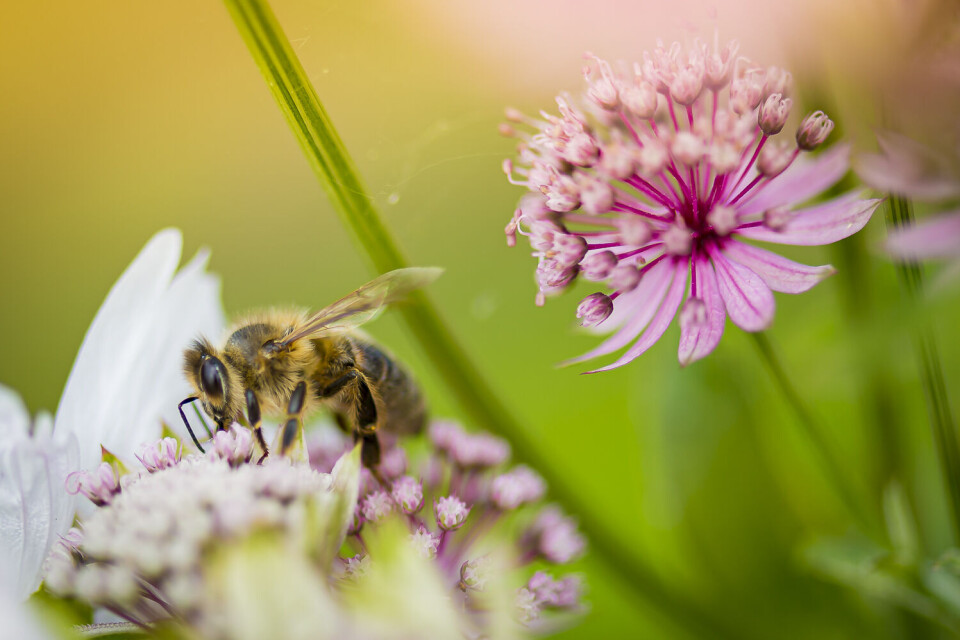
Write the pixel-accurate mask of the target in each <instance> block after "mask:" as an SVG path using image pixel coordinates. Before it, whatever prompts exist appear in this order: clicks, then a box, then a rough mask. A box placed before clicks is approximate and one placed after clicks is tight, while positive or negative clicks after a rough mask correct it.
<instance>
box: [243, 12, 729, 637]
mask: <svg viewBox="0 0 960 640" xmlns="http://www.w3.org/2000/svg"><path fill="white" fill-rule="evenodd" d="M225 4H226V6H227V9H228V10H229V11H230V14H231V16H232V17H233V20H234V22H235V24H236V26H237V28H238V30H239V31H240V34H241V36H242V37H243V39H244V41H245V42H246V44H247V47H248V48H249V49H250V52H251V54H252V55H253V58H254V60H255V61H256V63H257V65H258V66H259V67H260V70H261V72H262V73H263V75H264V78H265V79H266V81H267V84H268V85H269V87H270V90H271V91H272V92H273V95H274V97H275V98H276V99H277V102H278V104H279V106H280V110H281V111H282V112H283V114H284V117H286V119H287V122H288V124H289V125H290V127H291V129H293V132H294V135H295V136H296V138H297V140H298V142H299V143H300V146H301V147H302V148H303V151H304V153H305V154H306V156H307V160H308V162H309V163H310V166H311V167H312V168H313V170H314V172H315V173H316V175H317V177H318V178H319V180H320V183H321V184H322V185H323V187H324V189H325V190H326V192H327V195H328V196H329V198H330V200H331V202H332V203H333V205H334V208H335V209H336V211H337V213H338V214H339V215H340V217H341V219H342V221H343V223H344V224H345V225H346V226H347V228H348V229H350V231H351V232H352V234H353V237H354V240H355V241H356V242H357V244H358V245H359V246H360V247H362V248H363V250H364V252H365V253H366V255H367V258H368V259H369V260H370V262H371V264H372V267H373V269H374V271H376V272H378V273H382V272H385V271H389V270H392V269H398V268H401V267H404V266H406V264H407V262H406V260H405V259H404V258H403V255H402V254H401V252H400V250H399V248H398V247H397V245H396V243H394V241H393V239H392V237H391V236H390V234H389V233H388V232H387V230H386V228H385V227H384V225H383V223H382V222H381V220H380V216H379V214H378V213H377V211H376V208H375V207H374V204H373V202H372V201H371V199H370V198H369V197H368V196H367V191H366V189H365V188H364V186H363V184H362V182H361V180H360V177H359V173H358V172H357V170H356V168H355V166H354V164H353V161H352V160H351V158H350V155H349V154H348V153H347V150H346V148H345V147H344V145H343V143H342V142H341V140H340V138H339V136H338V135H337V133H336V131H335V129H334V127H333V124H332V122H331V121H330V118H329V117H328V116H327V113H326V111H325V110H324V109H323V106H322V105H321V103H320V100H319V98H318V97H317V94H316V92H315V90H314V89H313V87H312V85H311V84H310V81H309V79H308V77H307V75H306V73H304V71H303V68H302V67H301V66H300V62H299V60H298V59H297V57H296V55H295V54H294V52H293V49H292V48H291V46H290V43H289V41H288V40H287V38H286V36H285V35H284V34H283V31H282V29H281V27H280V25H279V23H278V22H277V20H276V18H275V17H274V15H273V13H272V11H271V10H270V7H269V5H268V4H267V2H265V1H264V0H225ZM400 313H401V314H402V317H403V320H404V321H405V323H406V325H407V327H408V329H409V330H410V331H411V333H412V334H413V335H414V337H415V338H416V340H417V341H418V343H419V344H420V346H421V348H422V349H423V350H424V352H425V353H426V354H427V357H428V358H429V359H430V361H431V362H432V363H433V365H434V366H435V367H436V369H437V371H438V372H439V374H440V378H441V379H442V380H444V381H445V382H446V383H447V385H448V387H449V389H450V391H451V392H452V393H453V395H454V396H455V397H456V399H457V400H458V402H459V403H460V405H461V406H462V408H463V410H464V412H465V413H466V414H468V415H469V416H470V417H471V418H472V420H473V421H474V422H475V423H477V424H478V425H481V426H483V427H484V428H486V429H488V430H490V431H492V432H494V433H497V434H499V435H501V436H502V437H504V438H506V439H507V440H509V441H510V444H511V445H512V447H513V451H514V453H515V455H516V457H517V458H518V459H520V460H523V461H526V462H528V463H530V464H531V465H533V466H535V467H537V468H538V470H539V471H540V472H541V473H542V474H543V476H544V477H545V479H546V480H547V482H548V483H549V484H550V487H551V491H552V493H553V494H554V495H555V496H556V497H557V499H559V500H560V501H562V502H563V503H565V504H566V505H567V507H568V508H569V509H570V510H571V511H573V512H575V513H576V514H577V515H578V517H579V518H580V523H581V527H582V528H583V530H584V532H585V533H586V534H587V536H588V537H589V539H590V543H591V547H592V549H593V551H594V553H595V554H596V555H597V556H598V557H599V558H600V559H602V560H603V562H604V563H605V565H606V566H607V568H608V569H609V570H610V571H611V572H613V573H614V574H616V575H618V576H619V577H620V578H621V579H622V580H623V581H624V583H626V585H628V586H629V587H630V588H632V589H633V590H634V592H635V593H636V594H637V595H639V596H640V597H642V598H643V599H645V600H646V601H647V602H649V603H650V604H652V605H653V606H654V607H656V608H657V609H658V610H659V611H660V612H662V613H663V614H665V615H666V616H667V617H668V618H669V619H670V620H672V622H673V623H675V624H676V625H678V626H679V627H680V628H683V629H686V630H687V631H689V632H691V633H692V634H693V635H694V636H695V637H713V638H718V637H725V638H735V637H743V634H741V633H738V632H735V631H733V630H730V629H728V628H727V627H726V623H725V622H723V621H722V620H720V619H718V618H716V617H714V616H713V615H712V614H711V613H710V612H709V611H708V610H706V609H704V608H703V607H702V606H700V605H699V604H698V603H696V602H694V601H693V600H691V599H690V598H688V597H687V596H685V595H684V594H682V593H679V592H677V591H676V590H675V589H673V588H672V587H671V586H669V585H667V584H666V583H664V582H663V581H662V580H661V579H660V578H659V576H658V575H657V574H656V573H655V571H654V570H653V569H652V568H651V567H648V566H647V565H646V564H645V563H644V562H642V561H641V560H640V559H639V558H638V557H637V555H636V553H635V552H634V550H633V549H631V548H630V547H629V546H628V545H626V544H624V543H623V542H622V541H621V539H620V536H617V535H616V534H614V533H612V532H611V531H610V530H609V529H608V528H607V527H604V526H602V525H601V524H600V523H599V521H598V519H597V517H596V514H595V513H593V510H592V509H590V508H589V507H588V506H587V505H586V504H585V503H584V501H583V500H582V499H581V498H579V497H578V496H577V494H576V493H574V492H573V491H572V490H571V489H570V486H569V485H568V484H567V481H566V480H565V479H564V476H563V475H561V474H560V473H559V472H558V471H556V469H555V468H554V467H553V465H552V464H551V461H550V460H549V459H547V458H546V457H545V456H544V455H543V454H542V453H540V452H539V449H538V448H537V447H536V446H535V445H534V444H533V443H532V442H531V441H530V440H529V438H528V437H527V436H526V435H525V433H524V431H523V429H522V427H521V426H520V425H519V424H518V423H517V422H516V420H515V419H514V418H513V415H512V414H511V412H510V411H508V410H507V409H506V407H504V406H503V405H502V404H501V403H500V401H499V400H498V398H497V396H496V394H494V393H493V391H492V390H491V388H490V387H489V386H488V385H487V384H486V382H485V380H484V379H483V378H482V377H481V376H480V374H479V373H478V372H477V368H476V366H474V364H473V363H472V362H471V360H470V358H469V357H468V356H467V354H466V352H465V350H464V349H463V348H462V347H461V346H460V344H459V343H458V342H457V340H456V339H455V338H454V336H453V334H452V333H451V331H450V330H449V328H448V327H447V325H446V324H445V323H444V322H443V321H442V320H441V319H440V316H439V314H438V313H437V311H436V309H435V307H434V306H433V305H432V304H431V302H430V301H429V299H428V298H427V296H426V295H425V294H423V293H422V292H416V293H415V294H414V295H412V296H411V300H410V304H407V305H403V306H402V307H400Z"/></svg>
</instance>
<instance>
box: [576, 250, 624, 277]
mask: <svg viewBox="0 0 960 640" xmlns="http://www.w3.org/2000/svg"><path fill="white" fill-rule="evenodd" d="M616 266H617V256H616V254H615V253H614V252H613V251H610V250H604V251H597V252H595V253H591V254H590V255H588V256H587V257H586V258H584V259H583V260H581V261H580V270H581V272H582V273H583V277H584V278H586V279H587V280H590V281H592V282H601V281H603V280H606V279H607V278H608V277H610V272H611V271H613V268H614V267H616Z"/></svg>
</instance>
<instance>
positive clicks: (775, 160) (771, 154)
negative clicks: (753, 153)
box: [757, 144, 794, 178]
mask: <svg viewBox="0 0 960 640" xmlns="http://www.w3.org/2000/svg"><path fill="white" fill-rule="evenodd" d="M793 158H794V150H793V149H791V148H789V147H788V146H787V145H784V144H768V145H766V146H765V147H764V148H763V149H762V150H761V151H760V157H759V158H757V171H759V172H760V173H761V174H762V175H763V176H766V177H767V178H775V177H777V176H778V175H780V174H781V173H783V172H784V171H785V170H786V168H787V167H789V166H790V163H791V162H793Z"/></svg>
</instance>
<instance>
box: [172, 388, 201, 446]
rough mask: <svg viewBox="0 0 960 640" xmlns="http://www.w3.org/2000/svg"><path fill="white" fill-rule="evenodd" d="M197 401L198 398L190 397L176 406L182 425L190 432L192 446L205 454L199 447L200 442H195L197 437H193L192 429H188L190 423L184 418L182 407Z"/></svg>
mask: <svg viewBox="0 0 960 640" xmlns="http://www.w3.org/2000/svg"><path fill="white" fill-rule="evenodd" d="M199 399H200V398H197V397H196V396H191V397H189V398H187V399H186V400H184V401H183V402H181V403H180V404H178V405H177V410H179V411H180V417H181V418H183V424H185V425H186V426H187V431H189V432H190V437H191V438H193V444H195V445H197V449H200V453H206V451H204V450H203V447H202V446H201V445H200V441H199V440H197V436H195V435H194V434H193V429H191V428H190V422H189V421H188V420H187V416H186V414H185V413H184V412H183V405H185V404H187V403H189V402H194V401H196V400H199Z"/></svg>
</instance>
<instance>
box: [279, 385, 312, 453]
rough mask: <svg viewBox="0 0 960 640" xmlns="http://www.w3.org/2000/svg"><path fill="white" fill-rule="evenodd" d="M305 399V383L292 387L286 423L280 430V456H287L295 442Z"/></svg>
mask: <svg viewBox="0 0 960 640" xmlns="http://www.w3.org/2000/svg"><path fill="white" fill-rule="evenodd" d="M306 397H307V383H306V382H304V381H303V380H301V381H300V382H298V383H297V386H296V387H294V389H293V393H291V394H290V402H289V403H288V404H287V421H286V422H284V423H283V426H282V427H281V428H280V429H281V431H280V455H287V452H288V451H290V448H291V447H293V445H294V443H295V442H296V441H297V435H298V434H299V432H300V419H301V418H302V417H303V407H304V401H305V400H306Z"/></svg>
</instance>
